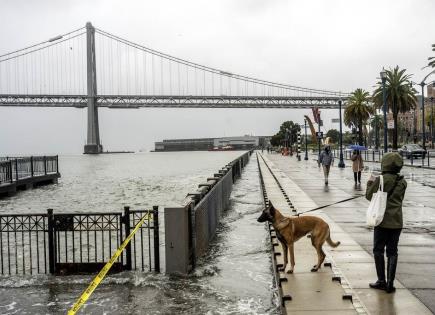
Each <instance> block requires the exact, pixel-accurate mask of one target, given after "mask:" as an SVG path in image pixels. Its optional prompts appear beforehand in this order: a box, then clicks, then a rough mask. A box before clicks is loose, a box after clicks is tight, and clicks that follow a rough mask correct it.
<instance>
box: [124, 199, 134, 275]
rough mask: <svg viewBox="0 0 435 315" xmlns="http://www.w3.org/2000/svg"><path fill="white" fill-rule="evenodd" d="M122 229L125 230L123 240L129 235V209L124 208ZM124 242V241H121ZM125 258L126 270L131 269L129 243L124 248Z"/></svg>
mask: <svg viewBox="0 0 435 315" xmlns="http://www.w3.org/2000/svg"><path fill="white" fill-rule="evenodd" d="M124 228H125V238H127V237H128V236H129V235H130V207H124ZM122 241H124V240H122ZM125 256H126V265H125V269H126V270H131V269H132V267H131V266H132V264H131V242H129V243H128V244H127V246H126V247H125Z"/></svg>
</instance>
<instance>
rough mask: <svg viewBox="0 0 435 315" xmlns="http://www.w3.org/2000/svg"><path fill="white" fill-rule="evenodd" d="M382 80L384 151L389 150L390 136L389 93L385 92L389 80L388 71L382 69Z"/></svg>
mask: <svg viewBox="0 0 435 315" xmlns="http://www.w3.org/2000/svg"><path fill="white" fill-rule="evenodd" d="M381 80H382V110H383V112H384V153H387V152H388V137H387V131H388V126H387V94H386V93H385V82H387V71H385V70H382V71H381Z"/></svg>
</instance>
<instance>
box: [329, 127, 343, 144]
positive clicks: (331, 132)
mask: <svg viewBox="0 0 435 315" xmlns="http://www.w3.org/2000/svg"><path fill="white" fill-rule="evenodd" d="M326 137H329V138H331V141H332V143H338V141H339V138H340V132H339V131H338V130H337V129H329V130H328V132H327V133H326Z"/></svg>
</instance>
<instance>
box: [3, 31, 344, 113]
mask: <svg viewBox="0 0 435 315" xmlns="http://www.w3.org/2000/svg"><path fill="white" fill-rule="evenodd" d="M91 27H92V25H91ZM92 30H93V32H95V35H92V41H93V45H95V72H96V76H95V77H96V95H97V96H99V97H100V98H104V99H105V101H107V100H108V97H111V99H113V97H114V96H118V100H122V99H123V98H124V99H128V102H130V103H131V102H132V100H134V98H135V97H137V98H142V100H143V101H142V103H143V104H144V105H146V104H145V103H144V102H148V101H153V100H156V99H160V101H159V102H161V101H162V99H165V101H164V103H165V104H166V103H168V102H169V103H170V102H171V99H177V104H178V105H181V104H183V99H184V101H185V102H186V104H187V105H188V104H189V102H190V103H191V102H192V99H193V98H196V99H195V101H194V102H195V104H196V105H198V104H200V103H201V102H211V103H217V102H218V101H217V99H216V98H222V99H227V100H228V99H230V101H231V102H232V103H237V102H242V103H243V104H249V105H252V104H255V103H256V102H260V101H258V98H261V102H264V101H265V100H268V99H269V100H271V101H270V102H272V103H273V102H281V101H285V102H286V104H287V105H289V104H290V102H292V100H291V98H297V99H298V100H303V98H310V99H314V98H319V97H320V98H325V99H329V100H332V99H336V98H338V97H347V94H346V93H339V92H335V91H329V90H322V89H313V88H304V87H300V86H296V85H290V84H284V83H278V82H274V81H270V80H262V79H258V78H254V77H251V76H246V75H240V74H236V73H231V72H228V71H224V70H220V69H217V68H213V67H208V66H205V65H201V64H198V63H195V62H192V61H188V60H185V59H182V58H177V57H174V56H172V55H169V54H166V53H163V52H160V51H157V50H154V49H151V48H149V47H146V46H143V45H140V44H137V43H134V42H132V41H130V40H127V39H124V38H121V37H119V36H116V35H114V34H111V33H109V32H106V31H104V30H101V29H99V28H94V27H92ZM86 34H87V29H86V28H78V29H75V30H73V31H71V32H68V33H65V34H62V35H59V36H56V37H53V38H51V39H49V40H46V41H43V42H40V43H37V44H34V45H31V46H28V47H26V48H23V49H19V50H15V51H13V52H9V53H6V54H2V55H0V95H1V96H2V97H3V98H5V97H7V96H13V95H19V96H20V97H21V100H22V98H23V97H25V96H29V95H35V96H36V97H40V96H43V95H46V96H65V97H64V99H65V100H64V101H65V102H66V103H67V102H68V99H71V98H75V99H78V97H82V98H85V97H86V96H87V95H88V84H87V79H88V76H87V74H88V73H89V69H88V67H89V63H88V61H89V55H88V53H89V50H87V48H88V46H87V45H88V43H87V35H86ZM92 71H94V70H92ZM162 96H163V98H162ZM199 98H201V100H200V99H199ZM235 98H237V99H235ZM57 100H58V99H53V98H52V99H51V101H57ZM16 101H17V102H18V100H16ZM39 101H40V100H35V102H39ZM51 101H50V102H51ZM332 101H333V100H332ZM11 102H12V103H13V101H8V100H5V101H2V103H4V104H9V103H11ZM83 102H85V100H84V99H83V100H82V101H81V102H80V106H81V104H83ZM328 102H329V101H328ZM26 103H28V102H26ZM66 103H65V104H66ZM139 103H140V102H139ZM142 103H141V104H142ZM242 103H241V104H242ZM75 104H76V105H77V103H75ZM304 104H307V103H304ZM304 106H305V105H304Z"/></svg>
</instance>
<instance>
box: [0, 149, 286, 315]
mask: <svg viewBox="0 0 435 315" xmlns="http://www.w3.org/2000/svg"><path fill="white" fill-rule="evenodd" d="M240 154H241V153H240V152H212V153H210V152H184V153H152V154H131V155H112V156H109V155H107V156H99V157H93V156H90V157H88V156H75V157H62V158H60V163H61V164H60V166H61V172H62V179H61V180H60V183H59V185H53V186H46V187H44V188H42V191H41V190H38V189H37V190H31V191H26V192H22V193H20V194H18V195H16V196H15V197H13V198H8V199H4V200H1V201H0V211H1V212H3V213H6V212H7V213H10V212H11V211H16V212H41V211H45V209H46V208H49V207H52V208H54V209H55V211H63V212H65V211H68V212H70V211H81V210H83V209H87V210H95V211H113V210H116V209H121V208H122V206H123V205H130V206H132V207H133V208H138V207H141V208H144V207H149V206H151V205H173V204H178V203H179V202H180V201H181V200H182V199H183V198H184V196H185V195H186V193H187V192H188V191H189V190H193V189H195V188H196V187H197V184H198V183H200V182H202V181H204V180H205V178H206V177H208V176H210V175H212V174H213V173H214V172H216V171H217V169H219V168H220V167H222V166H223V165H225V164H226V163H228V162H229V161H231V160H232V159H234V158H235V157H236V156H238V155H240ZM261 198H262V197H261V193H260V186H259V180H258V170H257V166H256V161H255V155H253V156H252V157H251V161H250V163H249V164H248V165H247V167H246V168H245V170H244V173H243V176H242V178H241V179H240V180H239V181H238V182H237V183H236V184H235V186H234V187H233V192H232V195H231V201H230V208H229V209H228V210H227V211H226V212H225V214H224V216H223V218H222V221H221V224H220V226H219V228H218V231H217V235H216V238H215V240H214V241H213V243H212V246H211V247H210V250H209V251H208V253H207V254H206V255H205V257H203V258H202V259H201V260H200V261H199V262H198V265H197V269H196V270H195V272H194V273H193V274H191V275H189V276H186V277H174V276H167V275H164V274H145V273H136V272H123V273H120V274H117V275H113V276H109V277H108V278H106V279H105V280H104V282H103V283H102V284H101V285H100V287H98V288H97V290H96V291H95V292H94V294H93V296H92V297H91V299H90V300H89V302H88V303H87V304H86V306H85V307H84V308H83V309H82V313H83V314H278V313H279V312H278V307H277V305H278V302H277V298H276V289H275V288H273V286H272V285H273V278H272V271H271V259H270V247H269V246H270V244H269V241H268V236H267V232H266V229H265V227H264V225H263V224H259V223H257V222H256V218H257V217H258V213H259V212H260V211H261V208H262V199H261ZM47 204H49V206H47ZM163 252H164V251H163ZM90 279H91V277H88V276H70V277H51V276H45V275H42V276H39V277H26V278H23V277H21V278H0V313H1V314H64V313H65V312H66V310H67V309H68V308H69V307H70V306H71V305H72V303H73V302H74V300H75V299H76V298H77V297H78V296H79V295H80V294H81V292H82V291H83V290H84V288H85V287H86V285H87V284H88V283H89V281H90Z"/></svg>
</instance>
